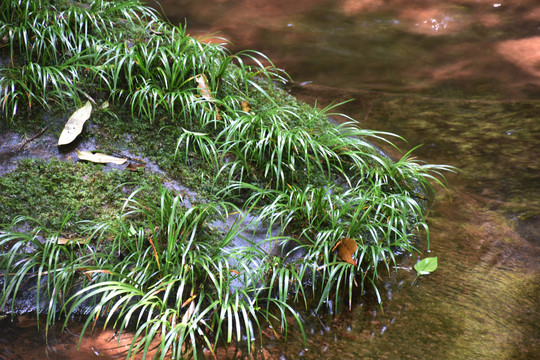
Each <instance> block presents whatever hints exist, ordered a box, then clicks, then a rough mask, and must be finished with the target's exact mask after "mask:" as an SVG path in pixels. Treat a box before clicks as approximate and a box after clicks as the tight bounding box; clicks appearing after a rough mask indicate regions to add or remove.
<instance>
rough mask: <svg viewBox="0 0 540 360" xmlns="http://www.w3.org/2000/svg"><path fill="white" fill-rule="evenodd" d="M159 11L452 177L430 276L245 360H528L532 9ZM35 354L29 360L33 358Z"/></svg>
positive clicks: (184, 6) (213, 1) (443, 197)
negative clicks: (245, 54) (256, 59)
mask: <svg viewBox="0 0 540 360" xmlns="http://www.w3.org/2000/svg"><path fill="white" fill-rule="evenodd" d="M160 3H161V5H162V6H163V8H164V10H165V13H166V14H167V15H168V16H169V18H170V19H171V20H172V21H175V22H182V23H183V22H184V18H186V17H187V23H188V26H189V28H188V32H190V33H191V34H197V35H203V34H208V33H212V32H216V31H219V32H220V33H221V35H222V36H224V37H225V38H227V39H229V40H230V41H232V42H233V45H231V46H230V47H231V49H233V50H234V49H236V50H239V49H245V48H251V49H257V50H260V51H263V52H264V53H266V54H267V55H269V57H270V58H271V59H273V60H274V61H275V62H276V63H277V65H278V66H279V67H283V68H285V69H286V70H287V71H288V72H289V73H290V74H291V75H292V77H293V79H294V80H296V83H295V85H292V86H291V87H290V90H291V92H292V93H293V94H295V95H297V96H299V97H301V98H303V99H305V100H306V101H308V102H310V103H314V101H315V100H317V102H318V104H321V105H326V104H328V103H330V102H333V101H335V102H337V101H342V100H346V99H351V98H354V99H355V101H353V102H350V103H348V104H346V105H345V106H343V107H342V108H340V111H342V112H344V113H347V114H348V115H350V116H352V117H353V118H355V119H357V120H358V121H359V123H360V125H361V126H362V127H365V128H372V129H377V130H383V131H391V132H394V133H397V134H399V135H401V136H403V137H404V138H406V139H407V140H408V141H409V143H407V144H405V143H401V144H400V146H401V147H402V148H403V149H409V148H412V147H414V146H416V145H419V144H424V145H423V146H422V147H421V148H419V149H417V150H416V151H415V154H417V156H418V157H419V158H421V159H422V160H425V161H428V162H431V163H444V164H451V165H454V166H457V167H459V168H460V169H461V170H462V171H463V172H462V173H460V174H457V175H449V176H447V178H448V182H449V184H450V187H449V190H448V191H447V192H445V191H444V190H439V191H438V195H437V197H438V199H437V201H436V203H435V207H434V208H433V209H432V210H431V212H430V213H429V217H428V221H429V223H430V235H431V254H430V255H432V256H438V257H439V269H438V270H437V271H436V272H435V273H433V274H432V275H430V276H428V277H425V278H422V279H420V280H419V281H418V283H417V284H415V285H414V286H413V285H412V280H413V279H414V274H413V271H412V266H413V265H414V259H412V258H405V259H403V260H402V262H401V263H400V269H399V271H398V272H397V274H396V273H392V274H390V275H389V277H388V278H387V279H385V284H386V285H383V287H384V289H385V290H386V299H385V303H384V307H383V308H382V309H380V308H378V307H377V306H376V305H375V304H373V303H372V301H370V300H369V298H364V299H362V298H360V299H359V302H358V303H357V304H355V305H354V306H353V308H352V309H351V310H348V309H343V310H341V311H340V312H338V313H337V314H335V316H330V315H321V316H320V317H314V316H312V315H309V314H307V315H305V316H304V317H305V322H306V330H307V338H308V344H307V347H306V348H304V345H303V343H302V339H301V334H298V333H295V332H294V331H291V333H290V334H289V336H288V337H287V339H284V338H276V337H275V335H274V334H273V333H271V332H270V331H268V332H266V331H265V332H264V335H263V338H264V346H263V347H262V349H259V350H257V352H256V356H255V357H261V358H262V357H265V358H272V359H279V358H286V359H297V358H305V359H320V358H326V359H336V358H342V359H352V358H354V359H428V358H436V359H536V358H540V342H539V337H540V326H539V324H540V314H539V309H538V304H539V303H540V278H539V275H540V265H539V261H538V259H539V256H540V250H539V249H540V192H539V191H538V188H539V184H540V163H539V161H538V159H539V158H540V153H539V152H540V150H539V146H538V145H539V144H540V100H539V98H538V95H540V70H539V69H540V68H539V67H538V64H539V62H540V28H539V26H538V24H539V23H540V4H538V2H537V1H536V0H520V1H495V0H491V1H488V0H449V1H445V2H441V1H438V0H414V1H412V0H341V1H336V0H296V1H290V0H287V1H285V0H205V1H188V0H162V1H160ZM303 82H310V83H309V84H307V85H300V84H301V83H303ZM420 247H421V248H422V249H423V250H425V248H426V247H425V245H420ZM362 301H363V302H362ZM8 335H9V334H7V333H6V332H4V333H2V336H1V337H2V338H4V339H5V338H7V337H8ZM106 335H107V336H108V335H110V334H106ZM106 335H97V336H96V337H94V338H89V339H86V340H85V341H83V344H84V345H83V350H82V351H83V352H82V354H83V355H81V356H82V357H81V358H90V356H92V354H93V353H94V351H97V353H98V354H101V355H107V356H111V357H112V356H113V355H114V354H113V353H111V352H109V353H107V352H105V351H104V349H106V348H107V343H105V342H103V341H102V340H100V339H101V337H103V336H106ZM28 336H29V335H28ZM65 336H68V335H65ZM100 336H101V337H100ZM73 337H74V338H75V339H76V336H75V335H74V336H73ZM65 339H67V338H65ZM73 341H75V342H76V340H69V341H68V340H66V344H70V343H72V342H73ZM44 344H45V343H44V342H42V343H41V345H40V346H41V347H40V346H38V347H35V349H34V350H33V351H34V352H33V353H32V354H33V355H29V357H36V358H40V357H44V355H43V354H45V350H44V349H47V346H45V345H44ZM1 346H2V347H3V350H4V351H10V352H11V353H13V352H14V351H15V350H14V349H13V348H12V347H11V344H10V342H8V341H3V342H2V344H1ZM62 346H68V345H62ZM69 349H71V350H72V349H73V347H70V348H69ZM0 351H2V349H0ZM26 351H28V350H26ZM57 351H58V350H57ZM24 354H28V353H26V352H25V353H24ZM36 354H37V355H36ZM58 354H60V355H58V356H57V357H56V358H70V359H76V358H77V356H79V355H77V354H76V353H74V352H73V351H65V352H62V353H58ZM243 354H244V355H245V352H243V351H242V350H238V349H232V348H229V349H220V351H219V352H218V355H219V357H220V358H235V357H239V358H242V357H243V356H244V355H243ZM2 356H4V355H2ZM85 356H86V357H85ZM6 358H11V357H6ZM12 358H21V357H20V356H19V357H17V356H15V355H14V356H13V357H12ZM24 358H26V357H24ZM51 358H54V357H51Z"/></svg>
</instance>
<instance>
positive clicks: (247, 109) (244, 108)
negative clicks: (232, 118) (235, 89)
mask: <svg viewBox="0 0 540 360" xmlns="http://www.w3.org/2000/svg"><path fill="white" fill-rule="evenodd" d="M242 111H245V112H250V111H251V107H250V106H249V104H248V102H247V101H246V100H243V101H242Z"/></svg>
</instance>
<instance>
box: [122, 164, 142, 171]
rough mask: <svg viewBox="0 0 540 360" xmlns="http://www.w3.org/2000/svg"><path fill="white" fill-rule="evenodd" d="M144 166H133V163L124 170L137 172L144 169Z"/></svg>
mask: <svg viewBox="0 0 540 360" xmlns="http://www.w3.org/2000/svg"><path fill="white" fill-rule="evenodd" d="M145 166H146V164H134V163H132V162H130V163H129V164H128V165H127V166H126V169H127V170H130V171H137V170H138V169H144V167H145Z"/></svg>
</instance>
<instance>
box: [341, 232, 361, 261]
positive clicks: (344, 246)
mask: <svg viewBox="0 0 540 360" xmlns="http://www.w3.org/2000/svg"><path fill="white" fill-rule="evenodd" d="M356 249H358V244H357V243H356V241H354V240H353V239H351V238H348V237H346V238H343V239H342V240H341V241H340V242H339V244H338V245H337V251H338V256H339V257H340V258H341V260H343V261H345V262H348V263H349V264H351V265H354V266H356V259H353V255H354V253H355V252H356Z"/></svg>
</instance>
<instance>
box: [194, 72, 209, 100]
mask: <svg viewBox="0 0 540 360" xmlns="http://www.w3.org/2000/svg"><path fill="white" fill-rule="evenodd" d="M195 81H197V84H198V85H197V88H198V89H199V91H200V92H201V96H202V97H203V98H204V99H205V100H206V101H210V102H211V101H213V99H212V93H211V92H210V88H209V87H208V79H207V78H206V75H204V74H201V75H197V76H195Z"/></svg>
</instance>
